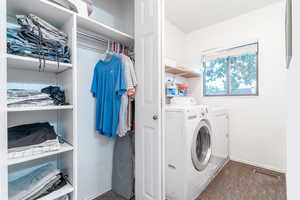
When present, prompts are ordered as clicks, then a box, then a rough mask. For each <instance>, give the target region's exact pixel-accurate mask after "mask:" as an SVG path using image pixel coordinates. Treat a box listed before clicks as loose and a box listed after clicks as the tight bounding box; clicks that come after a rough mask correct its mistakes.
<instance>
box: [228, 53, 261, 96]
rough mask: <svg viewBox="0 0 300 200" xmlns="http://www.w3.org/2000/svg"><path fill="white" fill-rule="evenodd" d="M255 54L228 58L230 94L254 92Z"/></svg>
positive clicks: (255, 74) (255, 75)
mask: <svg viewBox="0 0 300 200" xmlns="http://www.w3.org/2000/svg"><path fill="white" fill-rule="evenodd" d="M256 58H257V55H256V54H246V55H241V56H235V57H231V58H229V62H230V65H229V66H230V94H233V95H249V94H256V92H257V91H256V84H257V82H256V77H257V59H256Z"/></svg>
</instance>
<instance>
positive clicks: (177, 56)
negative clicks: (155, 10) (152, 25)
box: [165, 19, 186, 66]
mask: <svg viewBox="0 0 300 200" xmlns="http://www.w3.org/2000/svg"><path fill="white" fill-rule="evenodd" d="M165 45H166V58H169V59H172V60H175V61H176V62H177V65H178V66H184V65H185V58H186V57H185V45H186V34H185V33H184V32H183V31H181V30H180V29H179V28H178V27H176V26H175V25H174V24H173V23H172V22H170V21H169V20H168V19H165Z"/></svg>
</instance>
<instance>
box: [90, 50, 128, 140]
mask: <svg viewBox="0 0 300 200" xmlns="http://www.w3.org/2000/svg"><path fill="white" fill-rule="evenodd" d="M126 89H127V88H126V80H125V76H124V67H123V63H122V59H121V58H119V57H118V56H116V55H112V57H111V59H110V60H109V61H107V62H106V61H102V60H100V61H99V62H98V63H97V64H96V66H95V69H94V77H93V82H92V87H91V92H92V93H93V96H94V97H95V98H96V130H97V131H99V132H100V133H101V134H102V135H105V136H107V137H112V138H115V137H116V131H117V128H118V122H119V113H120V105H121V97H122V95H123V94H124V93H125V92H126Z"/></svg>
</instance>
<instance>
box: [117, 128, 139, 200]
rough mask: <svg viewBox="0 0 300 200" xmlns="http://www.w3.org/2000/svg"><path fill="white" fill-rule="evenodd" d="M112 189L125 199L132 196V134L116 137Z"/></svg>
mask: <svg viewBox="0 0 300 200" xmlns="http://www.w3.org/2000/svg"><path fill="white" fill-rule="evenodd" d="M112 191H113V192H114V193H116V194H118V195H120V196H122V197H124V198H125V199H128V200H129V199H132V197H133V196H134V134H133V133H129V134H127V135H126V136H125V137H122V138H117V140H116V143H115V147H114V157H113V173H112Z"/></svg>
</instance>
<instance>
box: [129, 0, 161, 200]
mask: <svg viewBox="0 0 300 200" xmlns="http://www.w3.org/2000/svg"><path fill="white" fill-rule="evenodd" d="M161 4H162V1H160V0H135V59H136V64H135V67H136V72H137V78H138V88H137V95H136V119H135V122H136V134H135V141H136V186H135V193H136V199H137V200H161V199H162V178H161V177H162V136H161V134H162V133H161V132H162V131H161V127H162V126H161V91H162V88H161V63H162V61H161V57H162V56H161V53H162V50H161V9H162V5H161Z"/></svg>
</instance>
